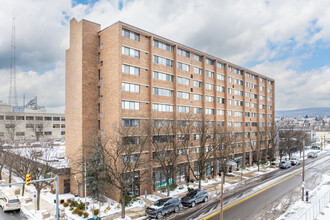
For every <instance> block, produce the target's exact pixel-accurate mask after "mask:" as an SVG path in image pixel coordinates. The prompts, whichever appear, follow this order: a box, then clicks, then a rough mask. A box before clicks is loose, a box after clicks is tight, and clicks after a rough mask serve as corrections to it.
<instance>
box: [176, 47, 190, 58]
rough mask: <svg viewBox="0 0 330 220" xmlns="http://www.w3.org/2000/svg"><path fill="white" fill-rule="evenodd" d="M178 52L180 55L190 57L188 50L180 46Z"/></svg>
mask: <svg viewBox="0 0 330 220" xmlns="http://www.w3.org/2000/svg"><path fill="white" fill-rule="evenodd" d="M177 51H178V54H179V55H181V56H185V57H188V58H189V57H190V53H189V51H186V50H183V49H180V48H178V50H177Z"/></svg>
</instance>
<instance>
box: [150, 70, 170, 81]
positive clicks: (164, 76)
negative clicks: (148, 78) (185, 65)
mask: <svg viewBox="0 0 330 220" xmlns="http://www.w3.org/2000/svg"><path fill="white" fill-rule="evenodd" d="M153 78H154V79H159V80H163V81H167V82H173V75H170V74H167V73H160V72H156V71H154V72H153Z"/></svg>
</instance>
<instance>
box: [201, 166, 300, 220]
mask: <svg viewBox="0 0 330 220" xmlns="http://www.w3.org/2000/svg"><path fill="white" fill-rule="evenodd" d="M301 172H302V171H298V172H296V173H294V174H292V175H290V176H288V177H286V178H284V179H282V180H280V181H279V182H276V183H274V184H272V185H270V186H267V187H266V188H263V189H262V190H260V191H258V192H256V193H253V194H252V195H249V196H247V197H245V198H243V199H241V200H239V201H237V202H235V203H233V204H231V205H229V206H227V207H225V208H224V209H223V211H226V210H228V209H230V208H232V207H234V206H236V205H238V204H240V203H242V202H244V201H246V200H248V199H250V198H252V197H254V196H256V195H258V194H260V193H262V192H264V191H266V190H268V189H270V188H272V187H274V186H276V185H278V184H280V183H282V182H284V181H286V180H288V179H290V178H292V177H294V176H296V175H297V174H299V173H301ZM219 213H220V211H217V212H215V213H213V214H211V215H209V216H207V217H205V218H202V219H201V220H206V219H209V218H212V217H213V216H215V215H218V214H219Z"/></svg>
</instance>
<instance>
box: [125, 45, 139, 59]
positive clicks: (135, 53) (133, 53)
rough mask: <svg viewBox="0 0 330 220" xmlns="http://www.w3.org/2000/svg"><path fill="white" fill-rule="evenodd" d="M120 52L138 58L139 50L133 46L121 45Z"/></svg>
mask: <svg viewBox="0 0 330 220" xmlns="http://www.w3.org/2000/svg"><path fill="white" fill-rule="evenodd" d="M121 52H122V54H124V55H126V56H130V57H136V58H140V51H139V50H135V49H133V48H129V47H125V46H122V48H121Z"/></svg>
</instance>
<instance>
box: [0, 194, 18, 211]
mask: <svg viewBox="0 0 330 220" xmlns="http://www.w3.org/2000/svg"><path fill="white" fill-rule="evenodd" d="M0 206H1V207H2V211H3V212H6V211H14V210H18V211H19V210H20V209H21V202H20V201H19V199H18V197H17V196H16V195H15V194H14V193H13V192H11V191H0Z"/></svg>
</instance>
